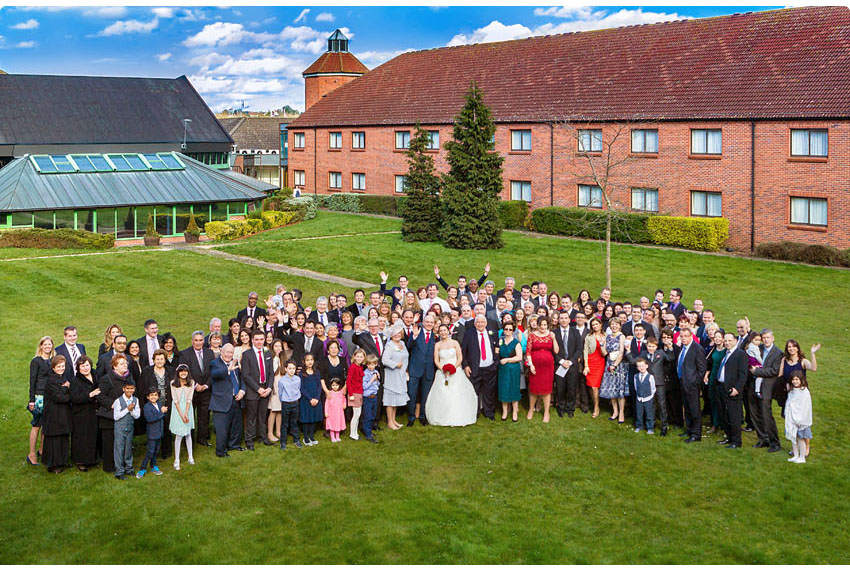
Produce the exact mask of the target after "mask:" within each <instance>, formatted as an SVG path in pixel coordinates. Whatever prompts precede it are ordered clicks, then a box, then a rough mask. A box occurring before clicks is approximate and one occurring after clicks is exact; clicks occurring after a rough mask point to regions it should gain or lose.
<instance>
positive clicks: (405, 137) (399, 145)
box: [395, 130, 410, 149]
mask: <svg viewBox="0 0 850 574" xmlns="http://www.w3.org/2000/svg"><path fill="white" fill-rule="evenodd" d="M395 149H410V131H409V130H408V131H403V130H399V131H397V132H395Z"/></svg>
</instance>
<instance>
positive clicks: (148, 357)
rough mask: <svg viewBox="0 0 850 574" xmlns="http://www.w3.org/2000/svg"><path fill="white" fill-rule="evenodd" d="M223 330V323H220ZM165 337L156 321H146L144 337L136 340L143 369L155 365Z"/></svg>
mask: <svg viewBox="0 0 850 574" xmlns="http://www.w3.org/2000/svg"><path fill="white" fill-rule="evenodd" d="M219 328H221V321H219ZM163 341H165V337H163V336H162V335H160V334H159V325H157V323H156V321H155V320H154V319H148V320H147V321H145V334H144V336H143V337H140V338H138V339H136V342H137V343H138V344H139V362H140V363H141V364H142V369H144V368H145V367H150V366H151V365H153V352H154V351H156V350H157V349H159V348H160V347H162V343H163Z"/></svg>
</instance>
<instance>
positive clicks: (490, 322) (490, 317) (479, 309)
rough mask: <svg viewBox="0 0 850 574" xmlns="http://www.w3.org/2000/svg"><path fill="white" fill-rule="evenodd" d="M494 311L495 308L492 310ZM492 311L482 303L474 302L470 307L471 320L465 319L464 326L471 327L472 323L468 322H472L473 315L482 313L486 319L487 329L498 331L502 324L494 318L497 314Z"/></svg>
mask: <svg viewBox="0 0 850 574" xmlns="http://www.w3.org/2000/svg"><path fill="white" fill-rule="evenodd" d="M494 311H495V310H494ZM494 311H491V310H490V309H488V308H487V307H486V306H485V305H484V304H483V303H476V304H475V306H474V307H473V308H472V314H473V317H472V319H473V320H472V321H467V322H466V323H465V326H466V328H467V330H468V329H471V328H472V327H473V326H474V325H472V324H470V323H474V321H475V317H477V316H478V315H484V318H485V319H487V330H488V331H498V330H499V329H501V328H502V324H501V323H500V322H499V321H498V320H497V319H496V317H498V315H496V314H494Z"/></svg>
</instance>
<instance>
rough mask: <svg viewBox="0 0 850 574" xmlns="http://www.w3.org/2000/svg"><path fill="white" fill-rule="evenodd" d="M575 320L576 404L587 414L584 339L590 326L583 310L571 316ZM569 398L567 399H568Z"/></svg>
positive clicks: (587, 400) (587, 392)
mask: <svg viewBox="0 0 850 574" xmlns="http://www.w3.org/2000/svg"><path fill="white" fill-rule="evenodd" d="M573 319H574V320H575V323H576V324H575V331H576V334H578V337H579V339H578V342H579V349H580V352H579V355H578V362H577V363H576V364H577V365H578V371H577V372H576V376H577V377H578V389H577V391H576V394H577V395H578V397H577V399H578V404H579V408H580V409H581V412H583V413H585V414H587V413H588V412H590V395H589V392H590V391H588V389H587V379H585V376H584V340H585V339H587V335H588V333H590V327H589V326H588V325H587V316H586V315H585V314H584V311H578V312H577V313H576V314H575V316H573ZM568 400H569V399H568Z"/></svg>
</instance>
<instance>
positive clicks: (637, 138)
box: [631, 129, 658, 153]
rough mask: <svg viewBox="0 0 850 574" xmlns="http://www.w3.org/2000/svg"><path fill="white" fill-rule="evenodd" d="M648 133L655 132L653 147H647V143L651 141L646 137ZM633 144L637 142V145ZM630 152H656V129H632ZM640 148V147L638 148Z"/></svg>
mask: <svg viewBox="0 0 850 574" xmlns="http://www.w3.org/2000/svg"><path fill="white" fill-rule="evenodd" d="M650 133H654V134H655V142H654V143H655V149H647V147H648V146H647V144H648V143H652V141H651V140H648V139H647V135H649V134H650ZM635 144H638V145H637V146H636V145H635ZM631 146H632V147H631V149H632V153H658V130H657V129H637V130H632V143H631ZM638 148H640V149H638Z"/></svg>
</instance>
